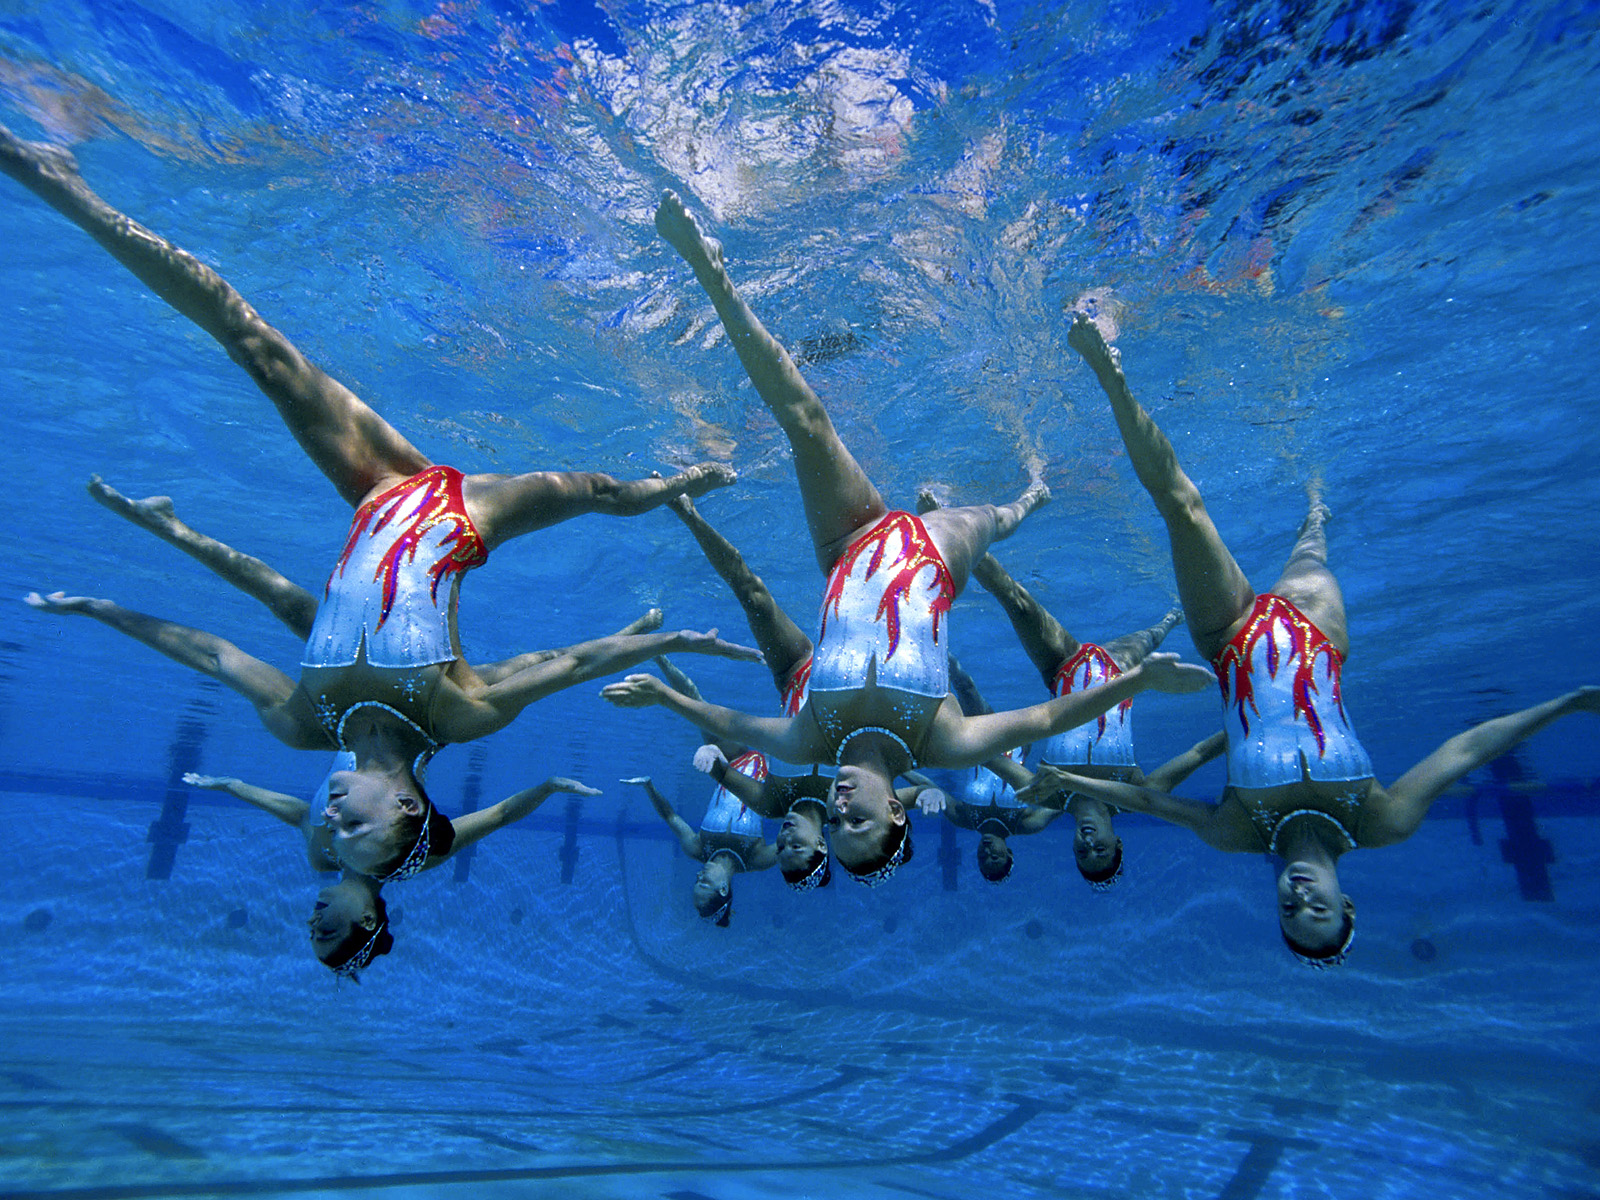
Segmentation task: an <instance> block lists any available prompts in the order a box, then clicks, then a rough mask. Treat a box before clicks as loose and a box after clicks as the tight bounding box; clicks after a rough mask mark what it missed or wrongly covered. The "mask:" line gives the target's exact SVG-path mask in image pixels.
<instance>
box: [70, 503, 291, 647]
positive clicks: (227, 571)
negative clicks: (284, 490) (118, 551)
mask: <svg viewBox="0 0 1600 1200" xmlns="http://www.w3.org/2000/svg"><path fill="white" fill-rule="evenodd" d="M89 495H91V496H93V497H94V498H95V500H96V501H98V502H99V503H100V504H102V505H104V506H105V507H106V508H109V509H110V510H111V511H112V512H114V513H116V514H117V515H118V516H119V517H122V518H123V519H124V520H127V521H131V522H133V524H135V525H137V526H139V527H140V528H141V529H147V530H149V531H150V532H151V533H153V534H155V535H156V536H157V537H158V538H160V539H161V540H162V541H164V542H166V543H167V544H168V545H169V546H176V547H177V548H178V549H179V550H182V551H183V552H184V553H185V554H187V555H188V556H189V557H190V558H193V559H194V560H195V561H196V562H199V563H200V564H201V565H203V566H204V567H206V568H207V569H208V570H210V571H211V572H213V573H214V574H215V575H217V576H218V577H220V578H221V579H223V580H224V581H226V582H227V583H231V584H232V585H233V586H234V587H236V588H238V589H239V590H240V591H241V592H243V593H244V594H245V595H247V596H249V597H251V598H252V599H254V600H257V601H259V602H260V603H262V604H264V605H265V606H266V608H267V611H268V612H270V613H271V614H272V615H273V616H275V617H277V618H278V620H280V621H282V622H283V623H284V624H285V625H286V626H288V628H289V632H290V633H292V634H294V635H295V636H296V637H298V638H299V639H300V640H301V641H304V640H305V639H306V638H308V637H310V636H311V625H312V622H313V621H315V620H316V618H317V598H316V597H315V596H313V595H312V594H311V593H310V592H308V591H306V589H305V588H303V587H301V586H300V585H299V584H298V583H295V582H294V581H293V580H292V579H290V578H288V577H287V576H286V575H284V574H282V573H281V572H280V571H278V570H277V569H276V568H274V567H270V566H268V565H267V564H266V563H264V562H262V561H261V560H260V559H259V558H253V557H252V556H250V555H248V554H244V553H242V552H240V551H238V550H235V549H234V548H233V547H232V546H229V545H227V544H226V543H224V542H219V541H217V539H216V538H214V537H208V536H207V535H206V534H203V533H201V532H200V531H199V530H197V529H194V528H192V527H191V526H189V525H187V524H185V523H184V522H183V521H181V520H179V519H178V514H177V511H176V510H175V509H174V508H173V507H172V498H171V497H170V496H147V497H145V499H143V500H130V499H129V498H128V497H126V496H124V495H123V494H122V493H121V492H119V491H117V489H116V488H114V487H112V486H111V485H110V484H108V483H106V482H105V481H104V480H103V479H101V478H100V476H98V475H93V476H91V477H90V479H89Z"/></svg>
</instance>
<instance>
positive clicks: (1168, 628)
mask: <svg viewBox="0 0 1600 1200" xmlns="http://www.w3.org/2000/svg"><path fill="white" fill-rule="evenodd" d="M1182 622H1183V609H1181V608H1169V609H1168V610H1167V612H1166V615H1165V616H1163V617H1162V618H1161V620H1159V621H1157V622H1156V623H1155V624H1154V625H1152V626H1150V627H1149V628H1148V629H1137V630H1135V631H1134V632H1132V633H1125V634H1123V635H1122V636H1121V637H1119V638H1114V639H1112V640H1111V641H1109V642H1107V643H1106V645H1105V650H1106V653H1107V654H1109V655H1110V656H1111V661H1112V662H1114V663H1116V664H1117V666H1119V667H1121V668H1122V669H1123V670H1124V671H1126V670H1127V669H1128V668H1129V667H1136V666H1138V665H1139V664H1140V663H1142V662H1143V661H1144V660H1145V659H1146V658H1147V657H1148V656H1149V655H1150V654H1152V653H1153V652H1154V651H1155V649H1156V647H1157V646H1159V645H1161V643H1162V642H1164V641H1166V638H1167V634H1169V633H1171V632H1172V631H1173V630H1174V629H1176V628H1177V627H1178V626H1179V625H1180V624H1182Z"/></svg>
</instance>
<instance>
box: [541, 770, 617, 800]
mask: <svg viewBox="0 0 1600 1200" xmlns="http://www.w3.org/2000/svg"><path fill="white" fill-rule="evenodd" d="M624 782H626V780H624ZM544 785H545V787H547V788H549V789H550V790H551V791H552V792H570V793H571V794H572V795H574V796H600V795H603V794H604V793H603V792H601V791H600V789H599V788H596V787H590V786H589V785H588V784H587V783H579V782H578V781H577V780H576V779H568V778H566V777H565V776H564V775H552V776H551V777H550V778H549V779H546V780H545V781H544Z"/></svg>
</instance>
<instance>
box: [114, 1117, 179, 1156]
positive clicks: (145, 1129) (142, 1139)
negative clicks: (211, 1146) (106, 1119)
mask: <svg viewBox="0 0 1600 1200" xmlns="http://www.w3.org/2000/svg"><path fill="white" fill-rule="evenodd" d="M100 1128H101V1129H105V1130H108V1131H110V1132H111V1133H114V1134H116V1135H117V1136H118V1137H121V1138H123V1139H125V1140H126V1141H127V1142H128V1143H129V1144H131V1145H133V1146H135V1147H137V1148H138V1149H140V1150H143V1151H144V1152H145V1153H146V1154H153V1155H155V1156H156V1157H157V1158H182V1159H192V1160H202V1159H204V1158H205V1155H204V1154H202V1153H200V1151H198V1150H196V1149H195V1148H194V1147H193V1146H191V1145H189V1144H188V1143H187V1142H180V1141H179V1140H178V1139H177V1138H175V1137H173V1136H172V1135H171V1134H170V1133H167V1132H166V1131H165V1130H161V1129H157V1128H156V1127H155V1126H154V1125H146V1124H144V1123H143V1122H140V1121H113V1122H110V1123H109V1124H106V1125H102V1126H100Z"/></svg>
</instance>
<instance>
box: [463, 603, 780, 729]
mask: <svg viewBox="0 0 1600 1200" xmlns="http://www.w3.org/2000/svg"><path fill="white" fill-rule="evenodd" d="M658 654H711V655H716V656H718V657H721V658H733V659H739V660H742V661H744V662H759V661H760V659H761V655H760V652H759V651H757V650H754V649H752V648H751V647H749V646H739V645H735V644H733V643H731V642H725V641H723V640H722V639H721V638H719V637H717V635H716V630H712V631H710V632H709V633H697V632H695V631H694V630H691V629H680V630H678V631H676V632H674V633H639V634H628V635H624V636H616V635H613V636H611V637H604V638H597V639H596V640H595V641H592V642H581V643H579V644H578V645H576V646H573V647H572V648H570V649H569V650H567V651H565V652H564V653H562V654H560V655H557V656H556V657H555V658H552V659H548V660H546V661H544V662H539V663H535V664H533V665H532V666H530V667H527V668H525V669H523V670H521V671H517V672H516V673H514V674H512V675H508V676H506V677H504V678H502V679H500V680H499V681H498V682H495V683H493V684H489V685H487V686H484V685H483V681H482V680H476V681H471V683H470V685H469V686H467V687H457V688H456V689H455V690H454V692H453V693H450V694H448V695H447V694H446V693H445V692H444V691H442V690H441V693H440V696H439V698H438V699H436V701H435V710H436V711H435V718H434V727H435V729H436V730H437V732H438V733H439V735H440V736H441V738H442V739H443V740H444V741H447V742H470V741H472V740H473V739H474V738H480V737H486V736H488V735H489V734H491V733H494V732H495V731H496V730H498V729H503V728H504V727H505V726H507V725H509V724H510V723H511V721H512V720H513V719H514V718H515V717H516V715H517V714H518V713H520V712H521V711H522V710H523V709H524V708H526V707H527V706H528V705H530V704H532V703H533V702H534V701H535V700H541V699H543V698H544V697H546V696H549V695H551V694H553V693H555V692H559V691H562V690H564V689H566V688H569V687H573V686H574V685H576V684H580V683H587V682H589V681H590V680H593V679H599V678H600V677H601V676H604V675H613V674H615V673H616V672H618V671H622V670H625V669H627V668H628V667H631V666H635V665H637V664H639V663H642V662H644V661H645V660H646V659H649V658H654V657H655V656H656V655H658Z"/></svg>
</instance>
